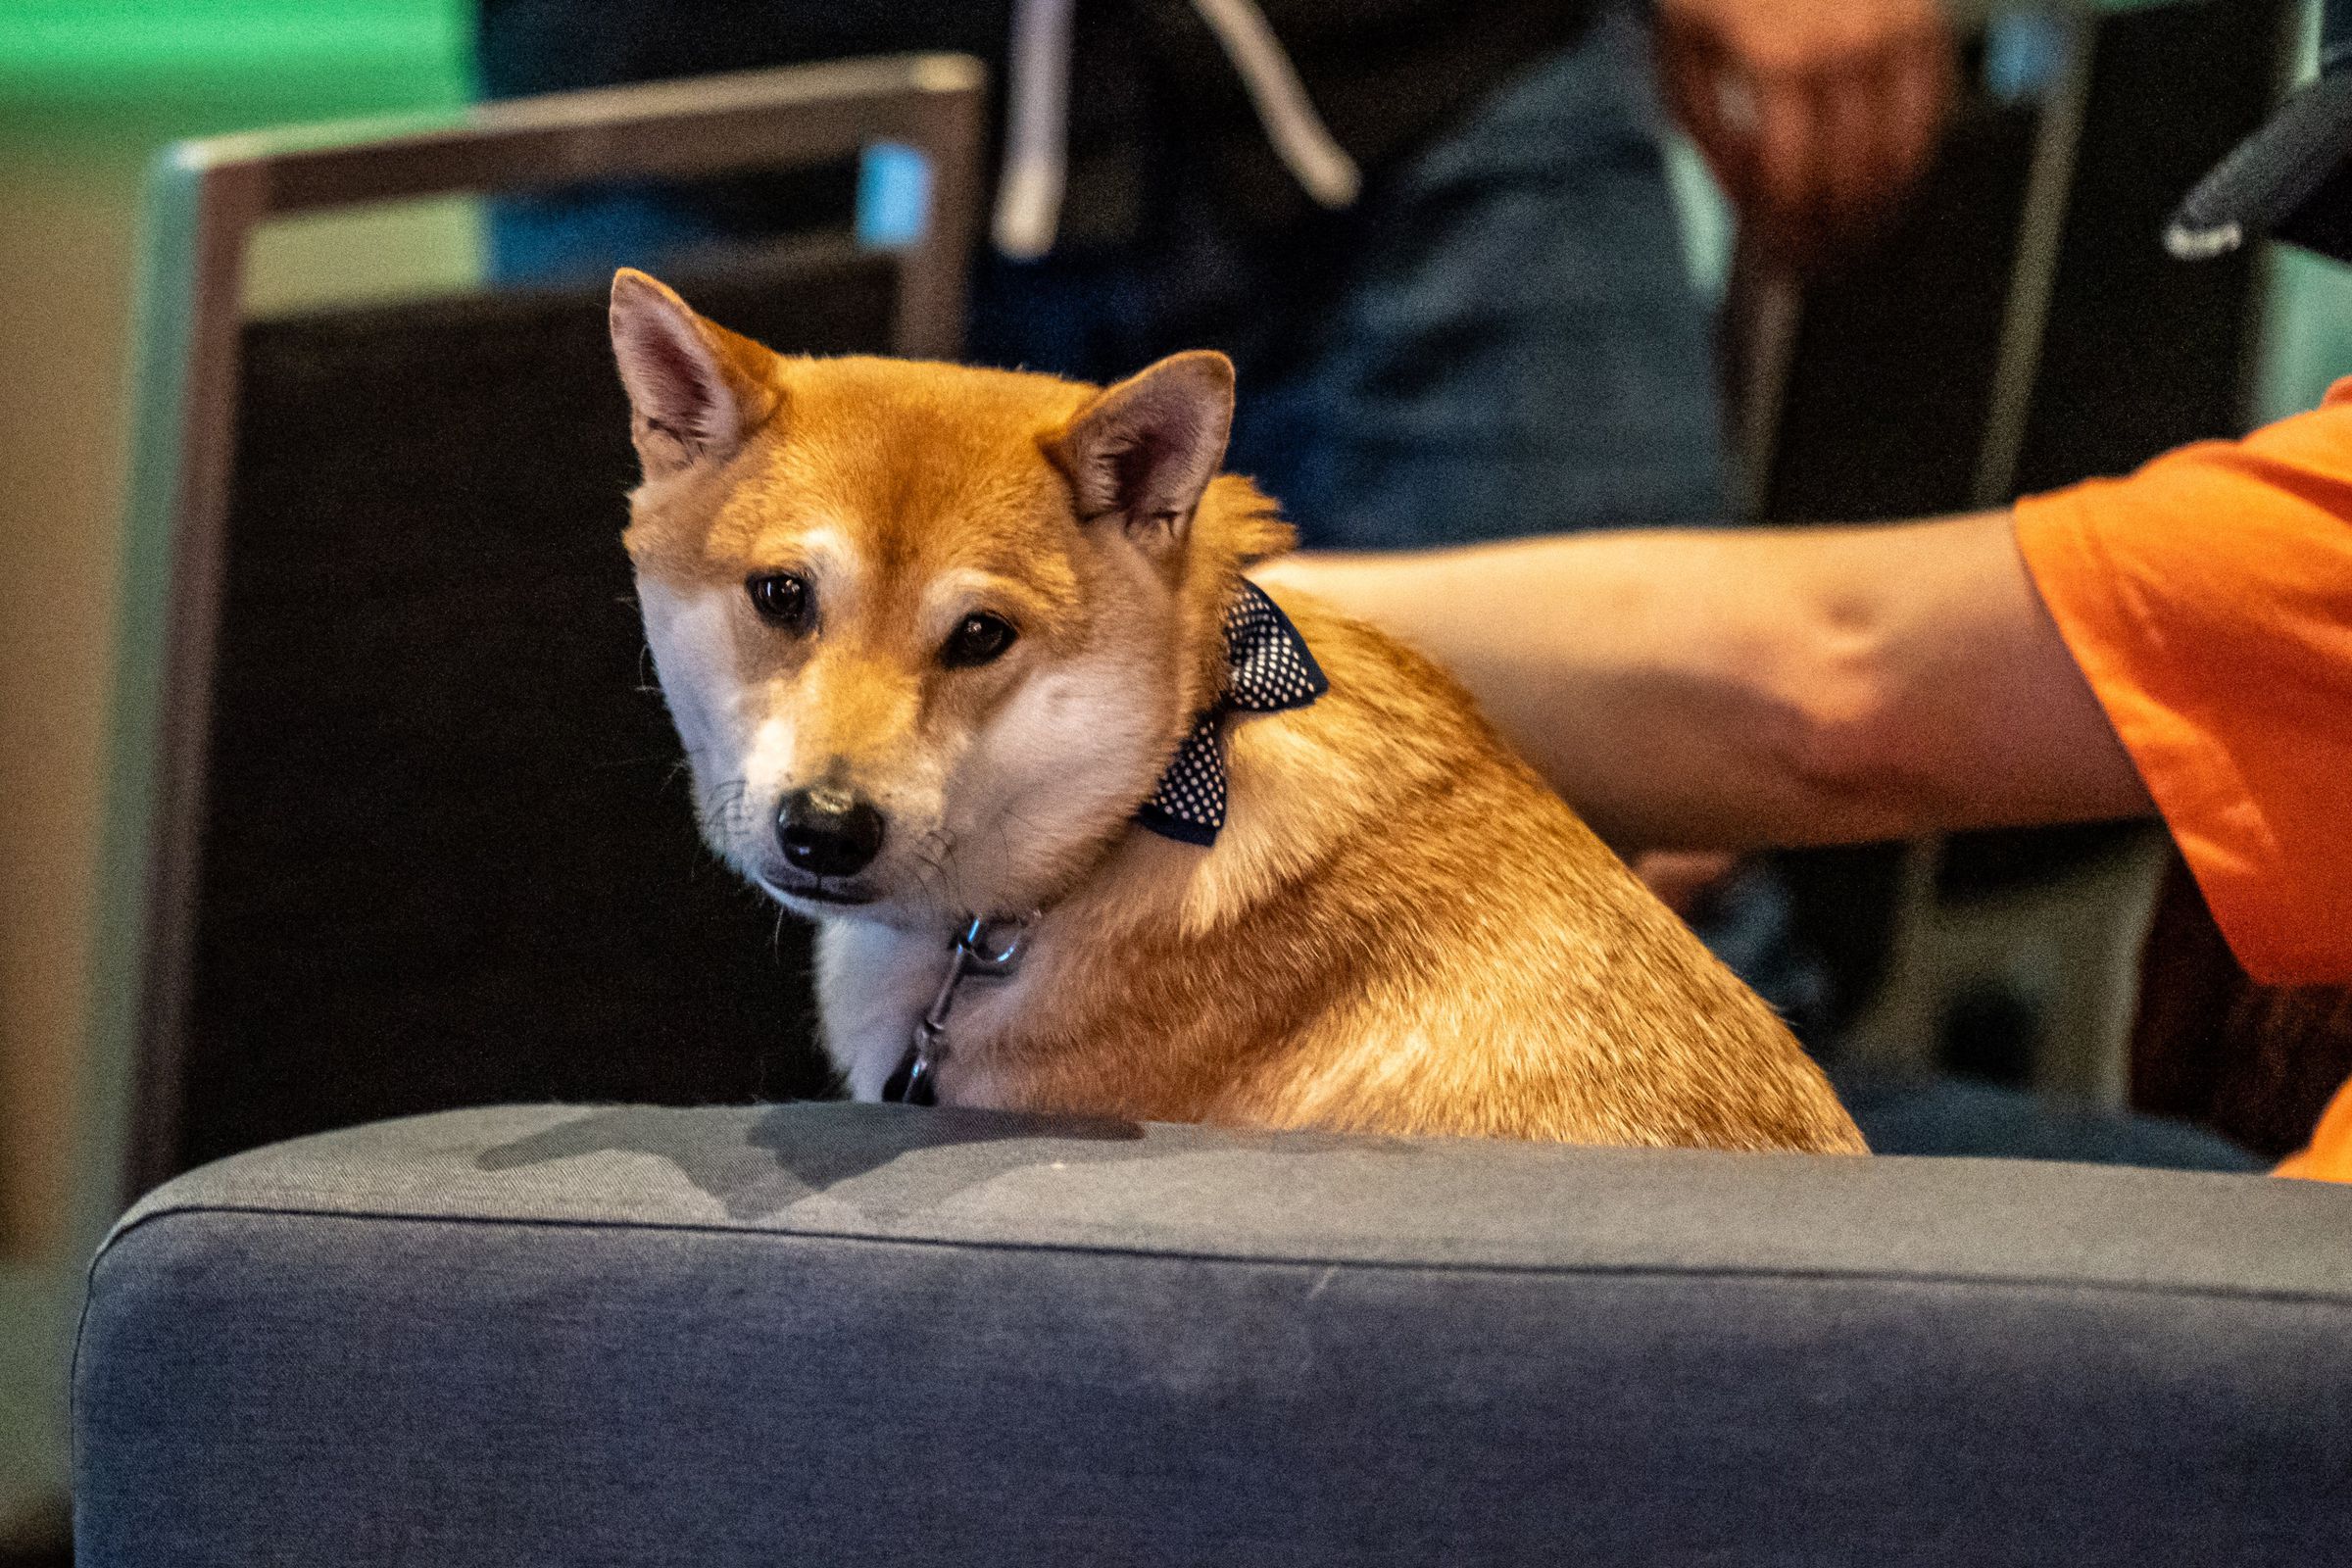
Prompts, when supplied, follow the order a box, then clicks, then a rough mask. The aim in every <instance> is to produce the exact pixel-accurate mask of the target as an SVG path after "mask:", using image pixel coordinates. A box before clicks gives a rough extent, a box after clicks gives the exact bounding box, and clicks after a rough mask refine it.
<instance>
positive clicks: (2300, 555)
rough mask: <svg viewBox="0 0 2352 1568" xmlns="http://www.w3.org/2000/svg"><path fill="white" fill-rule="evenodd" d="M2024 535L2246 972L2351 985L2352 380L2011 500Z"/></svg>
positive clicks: (2051, 602)
mask: <svg viewBox="0 0 2352 1568" xmlns="http://www.w3.org/2000/svg"><path fill="white" fill-rule="evenodd" d="M2017 541H2018V547H2019V549H2020V550H2021V551H2022V552H2023V553H2024V555H2025V560H2026V565H2027V568H2028V569H2029V570H2030V571H2031V572H2032V573H2033V576H2034V584H2035V586H2036V587H2037V588H2038V589H2039V590H2040V593H2041V597H2042V600H2043V602H2044V603H2046V604H2047V605H2048V606H2049V609H2050V613H2051V614H2052V615H2053V616H2054V617H2056V619H2057V622H2058V628H2059V631H2060V633H2061V634H2062V635H2063V636H2064V637H2065V638H2066V642H2067V646H2068V648H2069V649H2070V650H2072V652H2073V653H2074V656H2075V658H2076V660H2077V662H2080V663H2081V664H2082V671H2083V673H2084V674H2085V675H2086V676H2087V677H2088V678H2089V680H2090V685H2091V689H2092V690H2093V691H2094V692H2096V693H2097V695H2098V699H2099V702H2100V704H2101V705H2102V706H2103V707H2104V708H2105V709H2106V711H2107V716H2108V718H2109V719H2110V720H2112V721H2113V723H2114V725H2115V729H2116V733H2117V734H2118V735H2119V736H2121V737H2122V738H2123V743H2124V746H2125V748H2126V749H2127V750H2128V751H2129V752H2130V753H2131V759H2132V761H2133V762H2134V763H2135V764H2136V765H2137V766H2138V768H2139V772H2140V776H2141V778H2143V779H2144V780H2145V781H2146V783H2147V786H2148V793H2149V794H2150V795H2151V796H2153V797H2154V798H2155V801H2156V806H2157V809H2159V810H2160V811H2162V812H2163V813H2164V819H2165V822H2166V825H2167V826H2168V827H2170V829H2171V830H2172V834H2173V837H2174V839H2175V840H2176V841H2177V842H2178V843H2179V844H2180V852H2181V855H2182V857H2183V858H2185V859H2186V860H2187V861H2188V865H2189V869H2190V870H2191V871H2192V872H2194V873H2195V875H2196V878H2197V883H2198V886H2199V887H2200V888H2202V889H2203V890H2204V894H2205V899H2206V902H2207V904H2209V905H2210V906H2211V907H2212V908H2213V915H2214V922H2215V923H2216V924H2217V925H2218V926H2220V927H2221V930H2222V934H2223V936H2224V937H2226V938H2227V939H2228V940H2229V946H2230V948H2231V950H2232V951H2233V952H2234V953H2235V954H2236V955H2237V957H2238V961H2239V962H2240V963H2242V964H2244V965H2245V967H2246V971H2247V972H2248V973H2249V974H2251V975H2253V976H2254V978H2255V979H2257V980H2260V981H2263V982H2265V983H2266V984H2293V983H2305V982H2342V981H2352V811H2348V809H2347V808H2348V807H2352V379H2347V380H2345V381H2341V382H2338V383H2337V384H2336V386H2335V387H2334V389H2333V390H2332V391H2330V392H2329V393H2328V395H2327V402H2326V403H2325V404H2323V405H2322V406H2321V407H2320V408H2319V409H2317V410H2315V411H2314V412H2312V413H2310V414H2305V415H2299V416H2297V417H2294V418H2291V419H2286V420H2282V421H2280V422H2279V423H2278V424H2274V425H2271V426H2269V427H2268V428H2266V429H2263V430H2260V431H2258V432H2256V433H2255V434H2254V435H2251V436H2249V437H2247V438H2246V439H2245V440H2243V441H2235V442H2220V441H2216V442H2206V443H2203V444H2201V445H2197V446H2192V447H2184V448H2182V449H2181V450H2180V451H2178V452H2175V453H2171V454H2169V455H2167V456H2165V457H2162V458H2158V459H2157V460H2156V461H2155V462H2153V463H2150V464H2149V465H2148V466H2145V467H2143V468H2141V469H2140V470H2139V471H2138V472H2137V473H2134V474H2132V475H2131V477H2130V478H2126V479H2094V480H2091V481H2089V482H2087V483H2084V484H2080V485H2076V486H2074V487H2072V488H2070V489H2066V490H2060V491H2056V492H2054V493H2052V494H2050V495H2046V496H2035V497H2030V498H2028V499H2026V500H2024V501H2021V502H2019V503H2018V505H2017Z"/></svg>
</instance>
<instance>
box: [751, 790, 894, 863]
mask: <svg viewBox="0 0 2352 1568" xmlns="http://www.w3.org/2000/svg"><path fill="white" fill-rule="evenodd" d="M882 833H883V821H882V813H881V812H880V811H877V810H875V809H874V808H873V807H872V806H871V805H869V804H868V803H866V802H864V801H861V800H859V799H858V797H857V796H855V795H853V794H851V793H850V792H849V791H848V790H846V789H842V788H840V787H838V786H836V785H831V784H820V785H818V786H817V787H816V788H814V789H807V790H794V791H793V792H792V793H791V794H789V795H787V796H785V797H784V803H783V804H782V805H781V806H779V807H777V808H776V847H777V848H778V849H780V850H782V851H783V852H784V863H785V864H786V865H789V866H791V867H792V868H793V869H794V870H796V871H801V872H805V873H807V874H808V875H809V876H817V877H827V876H854V875H856V874H857V873H858V872H859V871H862V870H864V869H865V868H866V867H867V866H869V865H871V864H872V863H873V860H874V857H875V856H877V855H879V854H881V853H882Z"/></svg>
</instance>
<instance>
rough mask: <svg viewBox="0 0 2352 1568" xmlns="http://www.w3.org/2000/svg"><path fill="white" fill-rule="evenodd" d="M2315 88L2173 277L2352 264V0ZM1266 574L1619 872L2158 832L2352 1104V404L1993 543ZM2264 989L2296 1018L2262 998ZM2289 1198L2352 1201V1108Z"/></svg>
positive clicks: (2299, 1162) (1510, 556)
mask: <svg viewBox="0 0 2352 1568" xmlns="http://www.w3.org/2000/svg"><path fill="white" fill-rule="evenodd" d="M2320 60H2321V66H2322V74H2321V76H2320V79H2319V81H2318V82H2316V83H2315V84H2313V85H2312V86H2310V87H2307V88H2306V89H2304V90H2303V91H2302V92H2301V93H2299V94H2298V95H2297V96H2296V97H2294V98H2293V99H2291V100H2289V102H2288V103H2287V104H2286V105H2285V106H2284V107H2283V108H2282V109H2281V110H2280V111H2279V112H2278V114H2277V115H2276V116H2275V117H2274V118H2273V119H2272V121H2271V122H2270V123H2268V124H2267V125H2265V126H2264V127H2263V128H2262V129H2261V130H2259V131H2257V132H2256V133H2255V135H2253V136H2252V137H2250V138H2249V139H2248V140H2247V141H2246V142H2245V143H2244V144H2243V145H2242V146H2240V147H2239V148H2238V149H2237V150H2236V151H2235V152H2233V153H2232V154H2231V155H2230V157H2229V159H2227V160H2226V161H2225V162H2224V163H2223V164H2221V165H2220V166H2219V167H2218V168H2217V169H2215V170H2214V172H2212V173H2211V174H2209V175H2208V176H2207V177H2206V179H2205V180H2204V181H2203V182H2202V183H2200V184H2199V185H2198V187H2197V188H2196V189H2195V190H2193V191H2191V192H2190V193H2189V195H2188V197H2187V198H2186V199H2185V200H2184V201H2183V202H2182V203H2181V205H2180V210H2179V212H2178V213H2177V214H2176V215H2175V218H2174V220H2173V221H2172V224H2171V226H2170V229H2169V231H2168V232H2167V234H2166V235H2165V241H2166V244H2167V246H2168V248H2170V249H2171V250H2172V252H2173V253H2174V254H2175V255H2176V256H2177V257H2180V258H2181V259H2183V260H2195V259H2199V258H2204V257H2210V256H2215V255H2220V254H2224V253H2226V252H2229V251H2231V250H2234V249H2236V248H2238V247H2239V246H2241V245H2243V244H2245V243H2246V242H2247V240H2248V239H2250V238H2252V237H2254V236H2258V235H2261V234H2265V233H2276V234H2277V235H2278V237H2280V238H2283V239H2288V240H2291V241H2294V242H2296V243H2299V244H2303V245H2305V246H2307V247H2309V248H2311V249H2313V250H2316V251H2318V252H2320V253H2321V254H2323V255H2327V256H2330V257H2332V258H2334V259H2335V260H2338V261H2343V262H2352V0H2328V4H2327V8H2326V12H2325V25H2324V28H2323V39H2322V45H2321V51H2320ZM2123 348H2124V346H2123V345H2118V349H2119V351H2122V350H2123ZM1266 575H1267V576H1268V577H1269V578H1270V579H1275V580H1283V581H1288V582H1291V583H1293V584H1295V585H1297V586H1299V587H1303V588H1306V589H1308V590H1309V591H1312V592H1314V593H1316V594H1318V595H1320V596H1322V597H1324V598H1325V599H1328V600H1331V601H1333V602H1336V603H1338V604H1339V605H1341V606H1343V607H1344V608H1346V609H1348V610H1350V611H1352V612H1354V613H1358V614H1361V615H1363V616H1364V617H1366V618H1368V619H1371V620H1374V621H1377V622H1379V623H1381V624H1384V625H1386V626H1388V627H1389V628H1390V629H1391V630H1393V631H1395V632H1397V633H1398V634H1399V635H1401V636H1403V637H1404V638H1406V639H1407V640H1408V641H1410V642H1412V643H1414V644H1416V645H1417V646H1419V647H1420V648H1422V649H1423V650H1424V651H1426V652H1428V653H1430V654H1431V655H1433V656H1435V657H1436V658H1437V659H1438V660H1439V661H1440V662H1443V663H1445V664H1446V665H1447V666H1448V667H1450V668H1451V669H1452V670H1453V671H1454V672H1455V673H1456V674H1457V675H1459V676H1460V677H1461V678H1462V679H1463V680H1464V681H1465V682H1466V683H1467V684H1468V685H1469V686H1470V688H1471V689H1472V691H1473V692H1474V693H1476V695H1477V696H1478V698H1479V699H1480V702H1481V704H1482V706H1483V707H1484V708H1485V709H1486V711H1487V712H1488V714H1489V715H1490V716H1491V717H1493V718H1494V719H1495V721H1496V722H1497V723H1498V724H1499V725H1500V726H1501V727H1502V729H1503V730H1504V731H1505V732H1506V733H1507V734H1508V735H1509V736H1510V737H1511V738H1512V740H1513V741H1514V742H1515V743H1516V744H1517V745H1518V747H1519V748H1520V750H1521V751H1522V753H1523V754H1524V755H1525V756H1527V758H1528V759H1529V760H1531V761H1533V762H1534V763H1535V764H1536V765H1537V767H1538V768H1539V769H1541V770H1542V771H1543V772H1544V774H1545V776H1546V777H1548V778H1549V779H1550V780H1551V781H1552V783H1553V784H1554V785H1555V786H1557V787H1558V788H1559V790H1560V791H1561V793H1562V794H1563V795H1565V796H1566V797H1567V798H1568V799H1569V800H1570V801H1572V802H1574V803H1575V804H1576V806H1577V807H1578V809H1580V810H1582V811H1583V812H1584V813H1585V815H1586V816H1587V817H1588V818H1589V819H1590V820H1591V821H1592V823H1593V826H1594V827H1595V828H1596V829H1598V830H1599V831H1600V832H1601V833H1602V834H1603V835H1604V836H1606V837H1608V838H1609V839H1611V840H1612V841H1613V842H1614V843H1616V844H1617V845H1618V846H1620V847H1621V848H1626V849H1639V848H1642V847H1644V846H1662V847H1667V848H1672V849H1678V850H1699V851H1737V850H1748V849H1755V848H1761V847H1766V846H1788V845H1805V844H1833V843H1854V842H1862V841H1867V840H1878V839H1891V838H1912V837H1919V836H1922V835H1926V834H1933V833H1945V832H1953V831H1958V830H1963V829H1970V828H1981V827H2005V826H2020V825H2027V824H2042V823H2059V822H2077V821H2092V820H2099V819H2105V818H2114V817H2128V816H2145V815H2156V816H2159V817H2161V819H2162V820H2163V822H2164V824H2165V827H2166V828H2167V830H2168V831H2169V832H2170V834H2171V836H2172V838H2173V841H2174V843H2175V844H2176V846H2178V848H2179V850H2180V856H2181V858H2182V859H2183V860H2184V861H2185V863H2186V865H2187V867H2188V869H2189V871H2190V872H2191V873H2192V874H2193V875H2194V877H2195V879H2196V883H2197V887H2198V889H2199V890H2200V892H2201V893H2202V895H2203V900H2204V903H2205V905H2206V907H2208V908H2209V909H2210V911H2211V914H2212V918H2213V923H2214V925H2215V926H2217V927H2218V929H2219V931H2220V934H2221V936H2222V938H2223V939H2225V940H2226V941H2227V943H2228V946H2229V952H2230V954H2231V955H2232V956H2234V957H2235V959H2236V962H2237V964H2238V965H2239V966H2240V967H2241V968H2242V970H2243V975H2242V977H2241V978H2243V979H2244V980H2245V981H2247V982H2248V987H2249V989H2248V990H2239V989H2237V988H2236V987H2234V986H2230V987H2226V988H2225V990H2224V992H2223V995H2224V997H2225V998H2226V999H2227V1001H2228V1005H2229V1017H2228V1018H2226V1019H2225V1020H2223V1021H2222V1023H2221V1025H2220V1036H2219V1037H2220V1038H2222V1039H2226V1040H2229V1041H2230V1042H2231V1043H2233V1044H2234V1045H2235V1046H2236V1047H2237V1048H2238V1049H2241V1050H2243V1051H2246V1052H2248V1053H2250V1054H2253V1055H2255V1056H2257V1057H2259V1058H2260V1062H2261V1065H2262V1067H2263V1068H2264V1070H2265V1071H2266V1072H2267V1073H2269V1074H2271V1076H2272V1077H2273V1079H2274V1080H2275V1083H2274V1087H2273V1088H2272V1089H2271V1091H2270V1092H2271V1093H2272V1094H2274V1095H2276V1094H2278V1093H2279V1092H2280V1091H2281V1089H2283V1088H2284V1087H2285V1085H2286V1084H2287V1082H2288V1080H2290V1079H2292V1078H2293V1077H2294V1076H2296V1071H2297V1070H2299V1069H2300V1068H2301V1067H2302V1066H2303V1065H2305V1064H2306V1063H2305V1062H2296V1063H2290V1062H2289V1061H2288V1060H2287V1056H2288V1055H2289V1054H2293V1053H2302V1054H2306V1062H2307V1063H2309V1064H2312V1065H2323V1066H2324V1065H2327V1064H2330V1063H2331V1064H2332V1069H2333V1070H2332V1076H2331V1077H2330V1078H2327V1079H2323V1080H2320V1081H2321V1082H2322V1084H2323V1085H2325V1084H2328V1083H2340V1082H2341V1081H2342V1078H2343V1072H2344V1067H2343V1063H2344V1061H2345V1059H2346V1057H2347V1055H2348V1054H2352V830H2348V829H2347V826H2346V811H2345V803H2346V799H2347V782H2346V781H2347V780H2352V379H2346V380H2344V381H2340V382H2338V383H2337V384H2336V386H2335V387H2334V389H2333V390H2332V391H2330V392H2329V394H2328V395H2327V400H2326V401H2325V402H2324V403H2323V404H2322V406H2321V407H2320V408H2319V409H2317V410H2315V411H2313V412H2311V413H2308V414H2302V415H2298V416H2295V417H2291V418H2287V419H2283V420H2280V421H2278V423H2276V424H2273V425H2270V426H2268V427H2266V428H2264V429H2261V430H2258V431H2256V432H2255V433H2254V434H2252V435H2250V436H2248V437H2246V438H2245V439H2243V440H2240V441H2207V442H2201V443H2198V444H2195V445H2192V446H2188V447H2184V448H2182V449H2180V450H2179V451H2176V452H2173V453H2170V454H2167V455H2165V456H2163V457H2160V458H2157V459H2156V460H2155V461H2153V462H2151V463H2149V464H2147V465H2146V466H2143V467H2141V468H2140V469H2139V470H2138V471H2137V472H2135V473H2133V474H2131V475H2130V476H2129V477H2126V478H2122V479H2092V480H2088V481H2085V482H2083V483H2081V484H2077V485H2073V486H2070V487H2068V488H2066V489H2063V490H2059V491H2056V492H2053V493H2050V494H2046V495H2036V496H2028V497H2026V498H2024V499H2022V500H2020V501H2018V502H2017V503H2016V504H2015V505H2014V506H2011V507H2008V508H2004V509H2001V510H1998V511H1992V512H1985V513H1981V514H1978V515H1972V516H1963V517H1951V518H1943V519H1937V520H1932V521H1924V522H1907V523H1893V524H1887V525H1881V526H1876V527H1859V528H1856V527H1842V528H1806V529H1776V530H1771V531H1752V532H1706V531H1673V532H1655V531H1652V532H1647V533H1627V534H1608V533H1589V534H1586V535H1584V536H1583V537H1580V538H1570V539H1546V540H1528V541H1522V542H1516V543H1511V544H1504V545H1491V546H1485V547H1479V548H1473V549H1463V550H1451V551H1439V552H1416V553H1406V554H1394V555H1388V556H1360V555H1359V556H1323V557H1313V556H1309V557H1298V558H1291V559H1289V560H1285V561H1283V562H1279V563H1276V564H1274V565H1273V566H1272V567H1271V568H1270V569H1269V570H1268V572H1267V573H1266ZM2156 978H2157V980H2159V981H2161V980H2162V979H2163V978H2164V977H2163V976H2161V975H2159V976H2157V977H2156ZM2266 990H2267V991H2268V992H2270V993H2271V994H2272V999H2273V1000H2276V999H2278V998H2285V999H2289V1000H2291V1003H2292V1005H2286V1006H2278V1005H2268V1004H2267V1003H2265V1004H2263V1005H2253V1006H2248V1005H2246V1004H2247V1002H2248V1001H2249V999H2250V995H2251V997H2252V998H2253V999H2254V1000H2257V1001H2259V1000H2260V993H2261V992H2263V991H2266ZM2247 1022H2251V1023H2252V1025H2253V1026H2254V1027H2253V1028H2252V1029H2251V1031H2248V1030H2247V1029H2244V1028H2241V1027H2240V1025H2241V1024H2245V1023H2247ZM1862 1119H1864V1125H1865V1130H1866V1131H1868V1130H1869V1122H1868V1120H1867V1118H1862ZM2279 1171H2280V1173H2281V1174H2285V1175H2292V1176H2300V1177H2307V1178H2314V1179H2325V1180H2335V1181H2352V1087H2346V1088H2341V1089H2338V1090H2337V1091H2336V1093H2335V1096H2334V1100H2333V1102H2332V1103H2330V1104H2329V1105H2328V1106H2327V1110H2326V1111H2325V1113H2324V1114H2323V1115H2322V1116H2321V1117H2320V1119H2319V1122H2318V1124H2317V1126H2316V1127H2313V1128H2311V1129H2310V1141H2309V1143H2308V1145H2307V1146H2306V1147H2305V1148H2304V1149H2302V1150H2301V1151H2300V1152H2297V1153H2296V1154H2294V1155H2293V1156H2292V1157H2291V1158H2289V1159H2288V1160H2287V1161H2286V1162H2285V1163H2284V1164H2283V1165H2281V1166H2280V1167H2279Z"/></svg>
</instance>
